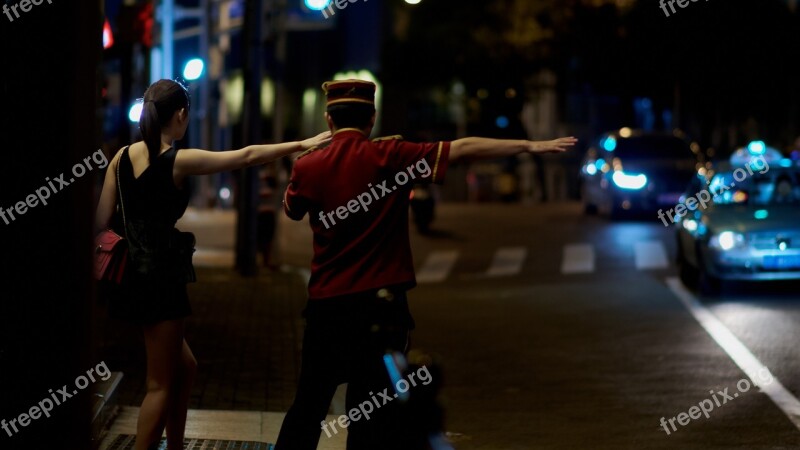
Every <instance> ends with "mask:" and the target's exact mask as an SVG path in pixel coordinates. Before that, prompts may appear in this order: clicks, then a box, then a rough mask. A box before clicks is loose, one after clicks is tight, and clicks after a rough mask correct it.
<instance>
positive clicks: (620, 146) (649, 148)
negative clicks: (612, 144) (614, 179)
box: [614, 136, 693, 160]
mask: <svg viewBox="0 0 800 450" xmlns="http://www.w3.org/2000/svg"><path fill="white" fill-rule="evenodd" d="M614 156H618V157H619V158H621V159H623V160H626V159H686V158H691V157H693V154H692V150H691V149H690V148H689V145H688V144H687V143H686V142H684V141H683V140H681V139H679V138H676V137H672V136H637V137H632V138H627V139H619V140H618V141H617V142H616V148H615V150H614Z"/></svg>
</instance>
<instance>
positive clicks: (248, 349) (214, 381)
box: [97, 268, 306, 412]
mask: <svg viewBox="0 0 800 450" xmlns="http://www.w3.org/2000/svg"><path fill="white" fill-rule="evenodd" d="M197 275H198V282H197V283H192V284H190V285H189V298H190V301H191V304H192V309H193V315H192V316H191V317H190V318H189V319H188V320H187V326H186V338H187V341H188V343H189V345H190V346H191V348H192V351H193V352H194V354H195V357H196V358H197V360H198V363H199V372H198V377H197V380H196V382H195V385H194V388H193V392H192V399H191V403H190V405H189V407H190V408H193V409H215V410H240V411H284V412H285V411H286V410H288V408H289V406H291V402H292V400H293V398H294V393H295V389H296V387H297V377H298V374H299V368H300V347H301V342H302V330H303V321H302V318H301V316H300V313H301V311H302V309H303V307H304V304H305V301H306V287H305V284H304V282H303V279H302V278H301V276H300V275H298V274H295V273H291V272H287V271H282V272H269V271H267V270H265V269H262V270H261V273H260V274H259V276H258V277H255V278H243V277H241V276H239V275H238V274H237V273H236V272H234V271H233V270H230V269H212V268H199V269H197ZM99 314H101V315H100V317H99V318H98V320H97V323H98V330H97V334H98V337H99V341H100V342H101V348H100V355H99V356H100V357H101V359H102V360H103V361H105V362H106V363H107V365H108V366H109V368H110V369H111V370H113V371H121V372H124V374H125V377H124V379H123V381H122V383H121V386H120V388H119V403H120V405H133V406H138V405H139V404H140V403H141V401H142V399H143V398H144V394H145V353H144V343H143V341H142V337H141V331H140V330H139V329H137V328H136V327H133V326H130V325H126V324H124V323H120V322H118V321H114V320H111V319H108V318H107V315H106V314H105V310H104V309H102V308H101V311H100V312H99Z"/></svg>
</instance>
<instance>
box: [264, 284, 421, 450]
mask: <svg viewBox="0 0 800 450" xmlns="http://www.w3.org/2000/svg"><path fill="white" fill-rule="evenodd" d="M304 316H305V318H306V330H305V335H304V337H303V357H302V366H301V370H300V381H299V385H298V389H297V395H296V397H295V400H294V404H293V405H292V407H291V408H290V409H289V412H288V413H287V414H286V418H285V419H284V422H283V426H282V427H281V432H280V435H279V437H278V442H277V444H276V450H314V449H316V448H317V444H318V443H319V439H320V434H321V433H322V425H323V424H322V422H323V421H325V418H326V415H327V413H328V408H329V406H330V403H331V400H332V399H333V395H334V394H335V392H336V388H337V387H338V386H339V385H340V384H342V383H348V388H347V398H346V400H345V403H346V410H347V412H349V411H351V410H353V409H354V408H358V407H359V405H360V404H363V403H365V402H369V403H371V407H372V412H371V413H369V419H367V418H366V417H364V416H363V415H362V416H361V417H360V418H359V420H357V421H351V422H350V425H349V427H348V437H347V448H348V450H377V449H381V450H392V449H395V448H397V449H401V448H402V449H403V450H409V448H408V446H406V445H405V444H404V442H403V439H402V437H403V435H404V434H407V433H408V431H409V430H407V423H408V419H407V418H405V417H404V416H403V414H402V412H403V411H402V405H401V404H400V401H399V400H397V399H396V398H395V397H394V394H395V391H394V387H393V386H392V383H391V381H390V379H389V376H388V372H387V370H386V365H385V364H384V359H383V357H384V355H385V354H386V353H387V351H396V352H401V353H405V352H406V350H407V346H408V335H409V331H410V330H411V329H412V328H413V327H414V323H413V320H412V319H411V315H410V314H409V311H408V303H407V299H406V294H405V292H404V291H403V290H397V289H392V290H382V291H380V293H379V291H378V290H375V291H370V292H365V293H360V294H354V295H346V296H342V297H337V298H329V299H319V300H316V299H315V300H309V302H308V306H307V308H306V310H305V311H304ZM376 403H377V405H379V407H378V406H376ZM363 409H364V410H366V409H368V405H366V404H364V405H363ZM327 430H328V432H329V433H331V434H333V433H341V432H342V430H341V427H340V425H339V424H338V423H335V424H329V425H328V427H327ZM334 430H335V431H334ZM327 438H328V436H327V434H325V436H324V437H323V439H327Z"/></svg>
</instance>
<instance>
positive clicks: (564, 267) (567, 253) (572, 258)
mask: <svg viewBox="0 0 800 450" xmlns="http://www.w3.org/2000/svg"><path fill="white" fill-rule="evenodd" d="M591 272H594V247H592V245H591V244H570V245H567V246H565V247H564V259H563V260H562V261H561V273H563V274H573V273H591Z"/></svg>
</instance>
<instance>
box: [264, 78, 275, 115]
mask: <svg viewBox="0 0 800 450" xmlns="http://www.w3.org/2000/svg"><path fill="white" fill-rule="evenodd" d="M273 111H275V83H274V82H273V81H272V79H271V78H264V79H263V80H261V115H262V116H264V117H272V112H273Z"/></svg>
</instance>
